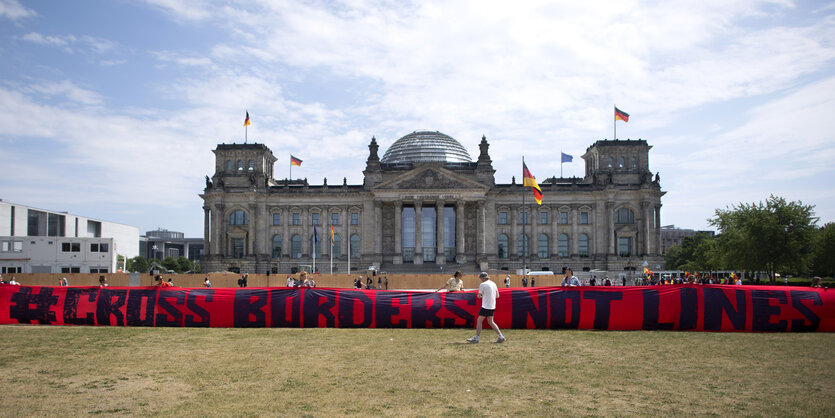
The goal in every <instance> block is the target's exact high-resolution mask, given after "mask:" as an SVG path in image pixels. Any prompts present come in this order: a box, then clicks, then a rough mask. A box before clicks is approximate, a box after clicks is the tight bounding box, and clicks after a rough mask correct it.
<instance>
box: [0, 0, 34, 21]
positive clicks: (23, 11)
mask: <svg viewBox="0 0 835 418" xmlns="http://www.w3.org/2000/svg"><path fill="white" fill-rule="evenodd" d="M35 15H37V13H35V11H34V10H30V9H27V8H25V7H23V6H21V5H20V2H19V1H18V0H0V17H5V18H7V19H11V20H17V19H22V18H24V17H31V16H35Z"/></svg>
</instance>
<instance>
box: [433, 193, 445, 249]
mask: <svg viewBox="0 0 835 418" xmlns="http://www.w3.org/2000/svg"><path fill="white" fill-rule="evenodd" d="M435 221H436V222H435V231H436V233H435V264H446V253H444V201H443V200H438V201H437V202H435Z"/></svg>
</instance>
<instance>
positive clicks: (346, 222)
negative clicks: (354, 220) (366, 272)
mask: <svg viewBox="0 0 835 418" xmlns="http://www.w3.org/2000/svg"><path fill="white" fill-rule="evenodd" d="M350 240H351V213H350V212H348V206H344V207H342V241H341V242H340V244H339V246H340V247H341V249H342V254H343V255H345V256H347V257H350V256H351V254H348V242H349V241H350ZM340 258H341V257H340ZM346 260H347V258H346ZM346 268H347V265H346ZM348 273H350V272H348Z"/></svg>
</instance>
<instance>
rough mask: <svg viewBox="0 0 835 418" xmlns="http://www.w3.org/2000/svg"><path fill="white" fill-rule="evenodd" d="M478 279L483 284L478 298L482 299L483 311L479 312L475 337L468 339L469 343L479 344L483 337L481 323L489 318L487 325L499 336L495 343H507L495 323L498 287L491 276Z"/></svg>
mask: <svg viewBox="0 0 835 418" xmlns="http://www.w3.org/2000/svg"><path fill="white" fill-rule="evenodd" d="M478 278H479V279H481V284H480V285H478V293H477V294H476V297H477V298H480V299H481V309H480V310H479V311H478V319H476V328H475V336H474V337H472V338H468V339H467V342H469V343H474V344H475V343H478V338H479V336H480V335H481V323H482V322H483V321H484V319H485V318H487V324H488V325H490V328H493V330H494V331H496V334H498V335H499V337H498V338H497V339H496V341H495V342H496V343H503V342H505V338H504V335H502V331H501V330H500V329H499V327H498V326H497V325H496V323H495V322H493V313H494V312H495V311H496V299H498V298H499V289H498V288H497V287H496V283H493V281H492V280H490V276H488V275H487V273H486V272H482V273H481V274H479V275H478Z"/></svg>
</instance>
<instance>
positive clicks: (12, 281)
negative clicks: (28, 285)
mask: <svg viewBox="0 0 835 418" xmlns="http://www.w3.org/2000/svg"><path fill="white" fill-rule="evenodd" d="M9 284H10V285H14V286H20V283H18V281H17V280H15V277H14V276H12V279H11V280H9Z"/></svg>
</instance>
